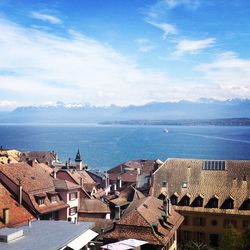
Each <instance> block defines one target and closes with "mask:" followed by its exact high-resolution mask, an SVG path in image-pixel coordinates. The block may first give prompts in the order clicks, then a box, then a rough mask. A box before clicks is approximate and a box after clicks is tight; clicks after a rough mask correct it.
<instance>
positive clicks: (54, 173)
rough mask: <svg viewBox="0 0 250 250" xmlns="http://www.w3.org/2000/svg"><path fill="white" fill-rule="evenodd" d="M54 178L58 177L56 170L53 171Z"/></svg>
mask: <svg viewBox="0 0 250 250" xmlns="http://www.w3.org/2000/svg"><path fill="white" fill-rule="evenodd" d="M53 178H54V179H56V170H55V169H54V171H53Z"/></svg>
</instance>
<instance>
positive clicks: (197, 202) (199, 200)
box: [192, 194, 204, 207]
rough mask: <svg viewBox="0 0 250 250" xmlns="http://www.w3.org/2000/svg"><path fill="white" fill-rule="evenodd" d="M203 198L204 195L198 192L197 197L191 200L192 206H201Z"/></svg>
mask: <svg viewBox="0 0 250 250" xmlns="http://www.w3.org/2000/svg"><path fill="white" fill-rule="evenodd" d="M203 199H204V196H203V195H201V194H200V195H199V196H198V197H196V198H195V199H194V201H193V202H192V206H193V207H203Z"/></svg>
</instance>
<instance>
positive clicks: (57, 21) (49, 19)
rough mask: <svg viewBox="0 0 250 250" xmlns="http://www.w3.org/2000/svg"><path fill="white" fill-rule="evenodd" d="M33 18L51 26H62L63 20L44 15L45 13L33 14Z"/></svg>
mask: <svg viewBox="0 0 250 250" xmlns="http://www.w3.org/2000/svg"><path fill="white" fill-rule="evenodd" d="M31 17H32V18H35V19H38V20H42V21H45V22H49V23H51V24H62V23H63V22H62V20H61V19H59V18H58V17H55V16H52V15H48V14H44V13H40V12H35V11H33V12H31Z"/></svg>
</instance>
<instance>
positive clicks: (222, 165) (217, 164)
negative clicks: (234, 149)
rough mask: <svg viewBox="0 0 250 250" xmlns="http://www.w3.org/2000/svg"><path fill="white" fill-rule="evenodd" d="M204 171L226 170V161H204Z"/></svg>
mask: <svg viewBox="0 0 250 250" xmlns="http://www.w3.org/2000/svg"><path fill="white" fill-rule="evenodd" d="M202 169H203V170H225V169H226V162H225V161H204V162H203V165H202Z"/></svg>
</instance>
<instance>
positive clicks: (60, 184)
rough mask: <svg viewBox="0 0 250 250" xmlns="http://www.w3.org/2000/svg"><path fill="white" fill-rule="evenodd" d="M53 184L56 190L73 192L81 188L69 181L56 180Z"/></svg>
mask: <svg viewBox="0 0 250 250" xmlns="http://www.w3.org/2000/svg"><path fill="white" fill-rule="evenodd" d="M53 182H54V185H55V189H56V190H72V189H79V188H81V187H80V186H79V185H77V184H75V183H73V182H70V181H67V180H59V179H54V180H53Z"/></svg>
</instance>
